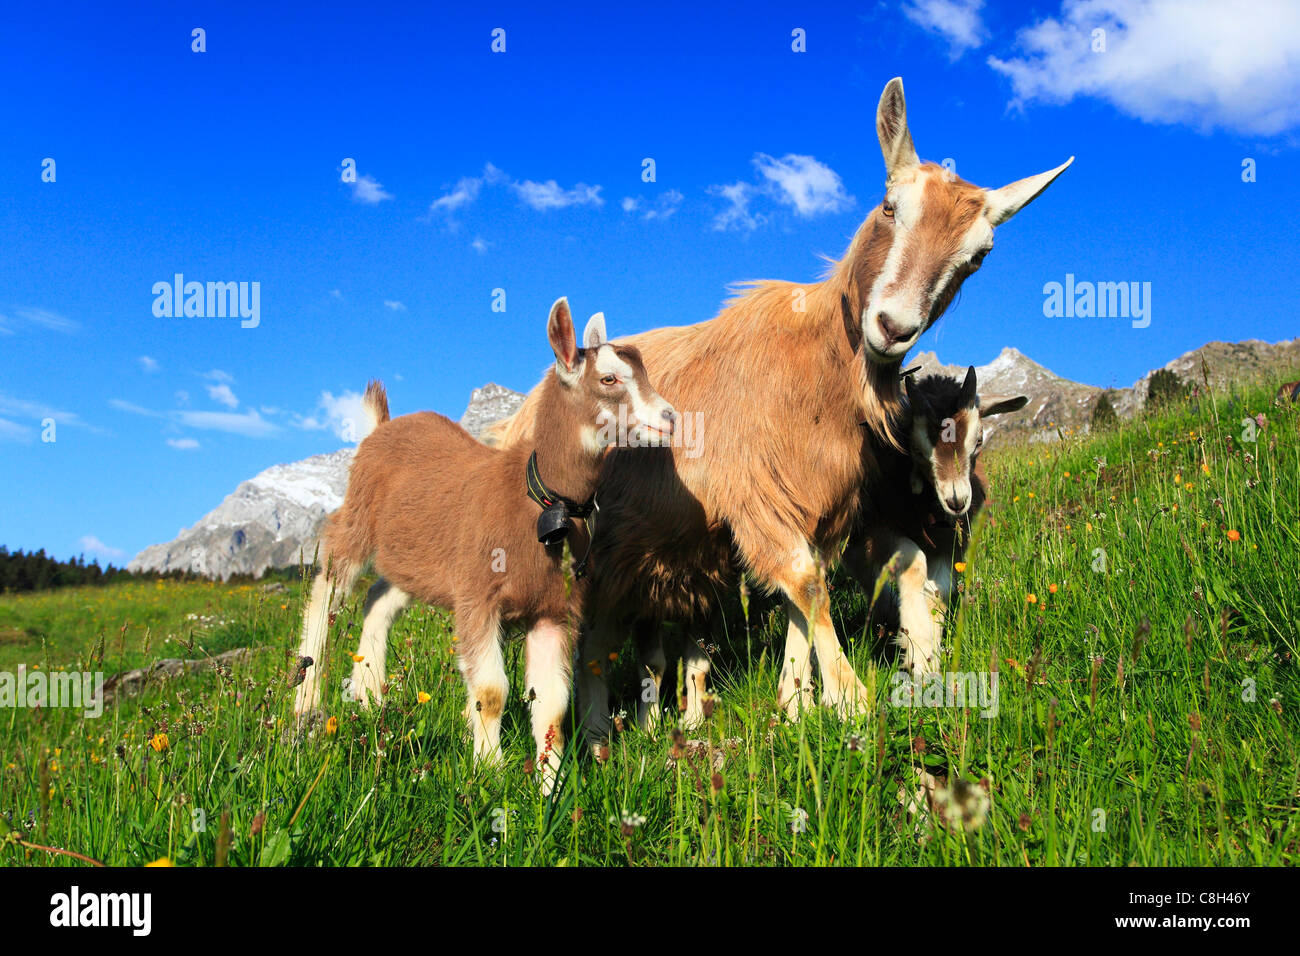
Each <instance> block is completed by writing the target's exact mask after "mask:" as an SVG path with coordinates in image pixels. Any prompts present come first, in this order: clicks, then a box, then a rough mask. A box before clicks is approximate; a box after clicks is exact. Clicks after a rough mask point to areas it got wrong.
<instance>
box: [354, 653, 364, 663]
mask: <svg viewBox="0 0 1300 956" xmlns="http://www.w3.org/2000/svg"><path fill="white" fill-rule="evenodd" d="M352 659H353V660H354V661H356V662H357V663H358V664H360V663H361V662H362V661H364V660H365V659H366V658H365V655H363V654H353V655H352Z"/></svg>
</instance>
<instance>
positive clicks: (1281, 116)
mask: <svg viewBox="0 0 1300 956" xmlns="http://www.w3.org/2000/svg"><path fill="white" fill-rule="evenodd" d="M1095 29H1102V30H1105V31H1106V32H1105V44H1106V49H1105V52H1104V53H1101V52H1097V53H1094V52H1093V49H1092V46H1093V37H1092V32H1093V30H1095ZM1016 39H1017V45H1018V47H1019V49H1020V51H1021V55H1020V56H1019V57H1014V58H1008V59H1000V58H998V57H995V56H991V57H989V59H988V63H989V65H990V66H991V67H993V69H995V70H997V71H998V72H999V73H1002V74H1003V75H1005V76H1006V77H1008V78H1009V79H1010V81H1011V85H1012V89H1013V90H1014V92H1015V100H1014V101H1013V105H1015V106H1022V105H1023V104H1026V103H1030V102H1034V101H1041V102H1045V103H1068V102H1070V101H1071V100H1073V99H1074V98H1075V97H1077V96H1087V97H1093V98H1095V99H1100V100H1104V101H1106V102H1108V103H1110V104H1112V105H1113V106H1114V107H1115V108H1116V109H1118V110H1119V111H1120V112H1122V113H1125V114H1127V115H1129V116H1133V117H1136V118H1138V119H1140V120H1143V121H1145V122H1148V123H1182V124H1186V125H1188V126H1191V127H1194V128H1196V129H1199V130H1201V131H1203V132H1208V131H1209V130H1211V129H1214V128H1222V129H1226V130H1231V131H1234V132H1237V133H1244V134H1247V135H1257V136H1274V135H1278V134H1281V133H1285V132H1289V131H1292V130H1294V129H1296V128H1297V127H1300V4H1297V3H1295V2H1294V0H1255V2H1253V3H1251V4H1249V5H1248V6H1244V7H1239V6H1238V5H1236V4H1226V3H1221V2H1216V0H1065V2H1064V3H1063V4H1062V6H1061V10H1060V13H1059V14H1058V15H1057V16H1056V17H1049V18H1047V19H1046V20H1043V21H1042V22H1040V23H1036V24H1034V25H1032V26H1030V27H1026V28H1025V29H1023V30H1021V31H1020V32H1019V33H1018V34H1017V38H1016Z"/></svg>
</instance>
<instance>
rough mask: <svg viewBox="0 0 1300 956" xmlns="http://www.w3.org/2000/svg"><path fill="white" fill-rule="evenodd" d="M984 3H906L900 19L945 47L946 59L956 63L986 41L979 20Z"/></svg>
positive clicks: (940, 0) (975, 0) (955, 0)
mask: <svg viewBox="0 0 1300 956" xmlns="http://www.w3.org/2000/svg"><path fill="white" fill-rule="evenodd" d="M983 9H984V0H907V2H906V3H904V4H903V16H905V17H907V19H909V20H911V21H912V22H913V23H915V24H916V25H917V26H919V27H920V28H921V29H923V30H925V31H926V32H928V33H933V34H936V35H937V36H939V37H942V38H943V39H944V40H945V41H947V43H948V55H949V56H950V57H951V58H952V59H954V60H955V59H957V58H958V57H960V56H961V55H962V54H963V53H965V52H966V51H967V50H973V49H975V48H976V47H977V46H979V45H980V44H981V43H983V42H984V41H985V40H987V39H988V30H987V29H985V27H984V21H983V20H982V18H981V17H980V11H981V10H983Z"/></svg>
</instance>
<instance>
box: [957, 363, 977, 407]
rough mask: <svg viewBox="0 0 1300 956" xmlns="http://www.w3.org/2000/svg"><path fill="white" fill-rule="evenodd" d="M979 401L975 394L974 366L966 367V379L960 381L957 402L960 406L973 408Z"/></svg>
mask: <svg viewBox="0 0 1300 956" xmlns="http://www.w3.org/2000/svg"><path fill="white" fill-rule="evenodd" d="M978 401H979V396H978V395H976V394H975V366H974V365H968V366H967V367H966V380H965V381H964V382H962V383H961V395H959V396H958V398H957V403H958V405H959V406H960V407H961V408H974V407H975V404H976V403H977V402H978Z"/></svg>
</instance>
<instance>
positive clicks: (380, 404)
mask: <svg viewBox="0 0 1300 956" xmlns="http://www.w3.org/2000/svg"><path fill="white" fill-rule="evenodd" d="M361 407H362V408H363V409H365V413H366V425H367V426H368V427H367V428H366V435H369V434H370V433H371V432H372V431H374V430H375V429H376V428H378V427H379V426H380V425H382V424H383V423H384V422H386V421H388V420H389V418H390V417H391V416H390V415H389V414H388V392H386V391H384V383H383V382H381V381H379V379H377V378H375V379H371V380H370V384H368V385H367V386H366V394H365V396H364V397H363V398H362V399H361ZM362 437H363V438H364V437H365V436H364V435H363V436H362Z"/></svg>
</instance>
